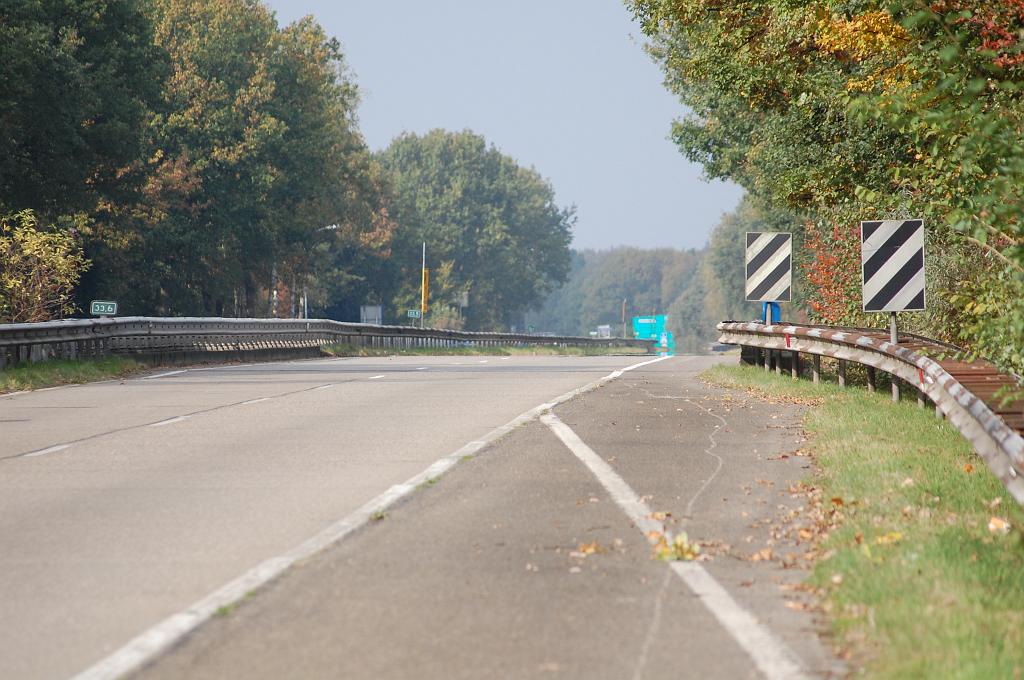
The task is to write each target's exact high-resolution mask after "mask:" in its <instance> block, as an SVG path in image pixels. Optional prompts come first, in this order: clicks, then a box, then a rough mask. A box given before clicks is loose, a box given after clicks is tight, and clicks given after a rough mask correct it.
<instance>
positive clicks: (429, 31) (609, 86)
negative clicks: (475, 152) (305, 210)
mask: <svg viewBox="0 0 1024 680" xmlns="http://www.w3.org/2000/svg"><path fill="white" fill-rule="evenodd" d="M265 1H267V0H265ZM267 4H268V5H269V6H270V7H272V8H273V9H274V10H275V11H276V12H277V15H278V20H279V21H280V23H281V24H282V25H283V24H287V23H290V22H291V21H293V20H295V19H296V18H298V17H300V16H303V15H306V14H312V15H314V16H315V17H316V18H317V20H318V21H319V22H320V23H321V24H322V25H323V26H324V28H325V29H326V30H327V32H328V33H329V34H331V35H333V36H335V37H337V38H338V39H339V40H340V41H341V42H342V45H343V47H344V51H345V54H346V57H347V59H348V62H349V66H350V67H351V70H352V71H353V73H354V74H355V78H356V81H357V82H358V84H359V87H360V89H361V91H362V105H361V107H360V110H359V121H360V127H361V129H362V131H363V133H364V134H365V135H366V139H367V142H368V143H369V145H370V147H371V148H373V149H381V148H383V147H386V146H387V145H388V143H389V142H390V141H391V139H392V138H394V137H395V136H397V135H398V134H400V133H402V132H403V131H411V132H416V133H423V132H426V131H428V130H431V129H433V128H439V127H440V128H446V129H449V130H462V129H466V128H468V129H470V130H473V131H474V132H477V133H479V134H482V135H483V136H484V137H486V138H487V140H488V141H490V142H491V143H493V144H495V145H496V146H497V147H498V148H499V149H500V150H501V151H502V152H504V153H506V154H508V155H510V156H512V157H513V158H515V159H516V160H517V161H518V162H519V163H520V164H522V165H527V166H533V167H535V168H536V169H537V170H538V171H539V172H540V173H541V174H542V175H543V176H544V177H546V178H548V179H549V180H550V181H551V183H552V184H553V185H554V187H555V191H556V192H557V196H558V201H559V203H560V204H561V205H576V208H577V215H578V218H579V219H578V222H577V225H576V229H575V239H574V243H573V245H574V246H575V247H577V248H606V247H610V246H616V245H632V246H640V247H655V246H670V247H676V248H692V247H700V246H702V245H704V243H705V242H706V240H707V236H708V233H709V231H710V229H711V228H712V227H713V226H714V224H715V223H716V222H717V221H718V219H719V217H720V216H721V214H722V213H723V212H728V211H729V210H731V209H732V208H733V207H735V206H736V204H737V202H738V201H739V198H740V196H742V190H741V189H739V188H738V187H736V186H734V185H731V184H724V183H721V182H715V183H708V182H706V181H704V180H703V179H702V176H701V168H700V167H699V166H697V165H694V164H692V163H690V162H688V161H687V160H686V159H685V158H684V157H683V156H682V155H681V154H680V153H679V151H678V150H677V149H676V147H675V146H674V145H673V144H672V143H671V142H670V141H669V140H668V139H667V137H668V132H669V126H670V124H671V121H672V119H673V118H676V117H678V116H680V115H681V113H682V107H681V105H680V104H679V103H678V102H677V101H676V100H675V99H674V98H673V97H672V96H671V95H669V94H668V93H667V92H666V91H665V89H664V87H663V86H662V84H661V73H660V71H659V69H658V67H657V66H656V65H655V64H654V62H652V61H651V60H650V59H649V58H648V57H647V55H646V54H645V53H644V51H643V49H642V47H641V42H642V41H641V38H642V36H641V34H640V31H639V28H638V27H637V25H636V24H635V23H634V22H633V21H632V17H631V16H630V14H629V12H628V11H627V10H626V9H625V7H624V5H623V4H622V2H621V0H514V1H509V0H502V1H500V2H499V1H498V0H429V1H424V0H340V1H339V0H334V1H333V2H332V1H328V0H289V1H285V0H269V1H267Z"/></svg>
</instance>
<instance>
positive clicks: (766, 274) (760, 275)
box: [746, 231, 793, 302]
mask: <svg viewBox="0 0 1024 680" xmlns="http://www.w3.org/2000/svg"><path fill="white" fill-rule="evenodd" d="M746 263H747V285H746V293H747V301H748V302H777V301H783V302H788V301H789V300H790V299H791V298H792V296H793V235H792V234H790V233H788V232H770V231H748V232H747V256H746Z"/></svg>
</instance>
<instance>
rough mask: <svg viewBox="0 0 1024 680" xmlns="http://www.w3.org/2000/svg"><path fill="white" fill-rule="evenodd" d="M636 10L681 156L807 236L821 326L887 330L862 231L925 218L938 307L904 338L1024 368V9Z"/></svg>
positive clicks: (869, 0) (777, 0)
mask: <svg viewBox="0 0 1024 680" xmlns="http://www.w3.org/2000/svg"><path fill="white" fill-rule="evenodd" d="M630 4H631V6H632V7H633V9H634V11H635V12H636V15H637V17H638V18H639V20H640V21H641V22H642V25H643V28H644V30H645V32H646V33H647V34H648V35H649V36H650V37H651V40H652V43H651V47H650V51H651V54H652V56H653V57H654V58H655V59H656V60H657V61H658V62H659V63H660V64H661V65H662V67H663V69H664V71H665V76H666V84H667V86H668V87H669V88H670V89H671V90H672V91H673V92H674V93H675V94H677V95H678V96H679V97H680V99H681V100H682V102H683V103H684V104H686V105H687V106H688V108H689V109H690V111H691V112H692V113H691V114H690V115H689V116H687V117H685V118H683V119H681V120H679V121H677V122H676V123H675V124H674V126H673V137H674V139H675V140H676V142H677V143H678V144H679V145H680V147H681V148H682V150H683V151H684V152H685V153H686V154H687V155H688V156H689V157H690V158H692V159H694V160H696V161H699V162H701V163H703V164H704V167H705V169H706V172H707V174H708V175H709V176H711V177H715V178H728V179H731V180H733V181H736V182H739V183H740V184H742V185H743V186H745V187H746V188H747V189H748V190H749V191H750V192H751V193H752V194H753V195H755V196H757V197H758V198H759V199H760V200H762V201H763V202H764V205H765V206H768V207H769V208H771V209H776V210H786V211H789V212H790V213H791V221H790V228H791V229H792V230H793V231H794V232H796V233H797V235H798V236H800V237H802V236H803V235H804V234H805V231H806V232H807V233H806V236H807V238H806V239H805V240H804V242H805V243H806V246H805V248H806V249H808V250H806V252H805V253H804V254H802V255H801V256H800V257H799V259H800V260H801V261H802V262H803V263H805V265H806V266H808V267H809V269H808V270H807V273H808V274H809V275H810V282H811V283H812V285H811V286H808V290H806V291H805V293H806V298H805V299H806V301H807V303H808V308H809V310H810V311H811V312H812V314H814V315H817V316H818V318H821V319H823V320H828V321H830V322H834V323H848V324H855V323H857V324H864V323H879V322H880V320H879V319H873V318H871V317H870V316H865V315H864V314H863V313H861V312H860V309H859V304H853V303H855V302H858V303H859V291H858V290H857V287H859V275H858V274H857V268H858V267H859V253H858V248H857V247H856V241H854V240H853V236H852V235H854V234H855V229H856V226H857V224H858V223H859V222H860V221H861V220H866V219H880V218H881V219H886V218H900V217H905V216H914V217H924V218H925V220H926V224H927V226H928V241H927V245H926V252H927V255H928V258H929V265H928V271H929V290H928V300H929V311H928V312H927V313H926V314H916V315H906V317H907V318H906V319H905V320H904V324H908V325H910V326H911V327H913V328H917V329H919V330H921V331H924V332H927V333H929V334H932V335H935V336H939V337H945V338H948V339H951V340H955V341H957V342H959V343H961V344H965V345H968V346H969V347H970V348H972V349H974V350H976V351H979V352H981V353H983V354H986V355H988V356H992V357H993V358H995V359H997V360H998V361H1000V363H1002V364H1004V365H1005V366H1008V367H1014V368H1017V369H1020V368H1022V367H1024V351H1022V350H1021V348H1022V347H1024V302H1022V300H1024V296H1022V295H1021V293H1022V285H1024V284H1022V282H1024V220H1022V217H1024V105H1022V104H1024V102H1022V101H1021V97H1022V87H1024V64H1022V59H1021V55H1022V49H1021V43H1020V36H1021V31H1022V30H1024V14H1022V12H1021V0H941V1H938V2H932V3H923V2H919V1H918V0H897V1H895V2H879V1H876V0H866V1H864V2H857V3H848V2H840V1H838V0H829V1H826V2H820V1H818V2H811V1H810V0H797V1H796V2H794V1H792V0H737V1H736V2H729V3H723V2H720V1H719V0H633V1H632V2H631V3H630ZM805 225H810V228H809V229H805ZM851 244H852V245H853V247H852V248H851V247H849V246H850V245H851ZM964 290H972V291H975V293H976V294H977V295H981V296H982V297H984V298H986V299H1001V300H1002V301H1003V302H1002V304H999V305H988V304H985V305H982V309H983V312H982V313H980V314H979V313H978V312H977V311H976V310H977V306H976V305H970V304H969V300H967V299H966V298H965V297H964V296H963V294H962V293H963V291H964ZM1008 347H1009V348H1012V349H1010V350H1007V348H1008Z"/></svg>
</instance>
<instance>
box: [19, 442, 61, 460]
mask: <svg viewBox="0 0 1024 680" xmlns="http://www.w3.org/2000/svg"><path fill="white" fill-rule="evenodd" d="M70 447H71V444H57V445H56V446H51V447H49V448H47V449H39V450H38V451H33V452H32V453H26V454H25V455H23V456H21V457H22V458H35V457H36V456H45V455H46V454H48V453H56V452H57V451H63V450H64V449H67V448H70Z"/></svg>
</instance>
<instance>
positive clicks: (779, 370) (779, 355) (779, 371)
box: [775, 349, 782, 375]
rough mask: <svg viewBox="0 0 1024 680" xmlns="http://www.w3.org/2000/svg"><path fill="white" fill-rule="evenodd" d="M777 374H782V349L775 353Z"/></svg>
mask: <svg viewBox="0 0 1024 680" xmlns="http://www.w3.org/2000/svg"><path fill="white" fill-rule="evenodd" d="M775 375H782V350H781V349H780V350H779V351H777V352H776V353H775Z"/></svg>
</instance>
